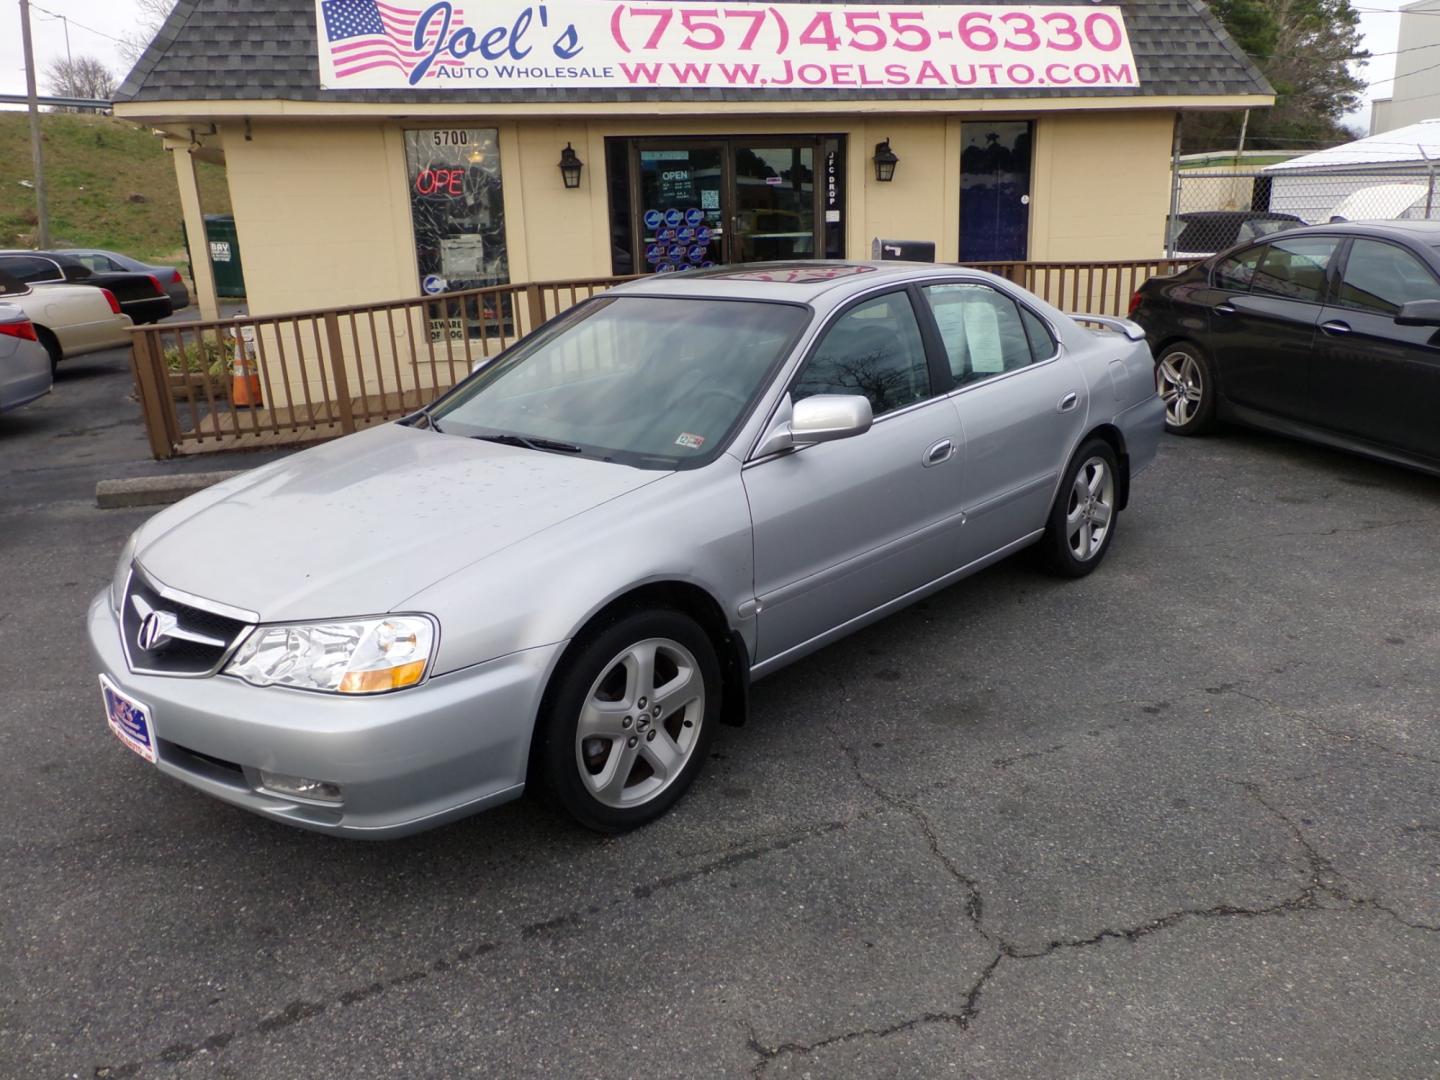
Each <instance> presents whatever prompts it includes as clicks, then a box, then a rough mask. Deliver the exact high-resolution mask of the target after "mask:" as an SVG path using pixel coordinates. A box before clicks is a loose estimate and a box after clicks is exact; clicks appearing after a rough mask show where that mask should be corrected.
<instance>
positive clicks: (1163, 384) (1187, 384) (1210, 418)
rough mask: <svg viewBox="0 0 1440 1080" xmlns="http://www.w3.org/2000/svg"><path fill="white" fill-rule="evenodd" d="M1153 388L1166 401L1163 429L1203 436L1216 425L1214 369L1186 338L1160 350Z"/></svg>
mask: <svg viewBox="0 0 1440 1080" xmlns="http://www.w3.org/2000/svg"><path fill="white" fill-rule="evenodd" d="M1155 389H1156V392H1158V393H1159V395H1160V399H1161V400H1162V401H1163V402H1165V430H1166V431H1168V432H1170V433H1171V434H1172V435H1203V434H1205V433H1206V432H1207V431H1210V430H1211V429H1212V428H1214V426H1215V371H1214V368H1213V367H1211V365H1210V359H1209V357H1207V356H1206V355H1205V354H1204V353H1203V352H1201V351H1200V349H1199V348H1197V347H1196V346H1194V345H1192V344H1190V342H1188V341H1178V342H1176V343H1175V344H1173V345H1169V346H1167V347H1166V348H1164V349H1162V350H1161V352H1160V357H1159V359H1157V360H1156V361H1155Z"/></svg>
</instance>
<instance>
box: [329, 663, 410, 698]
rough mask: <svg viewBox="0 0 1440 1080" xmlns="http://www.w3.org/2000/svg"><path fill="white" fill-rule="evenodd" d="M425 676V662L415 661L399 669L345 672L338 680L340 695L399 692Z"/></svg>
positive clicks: (402, 665)
mask: <svg viewBox="0 0 1440 1080" xmlns="http://www.w3.org/2000/svg"><path fill="white" fill-rule="evenodd" d="M424 674H425V661H424V660H416V661H413V662H412V663H409V664H401V665H400V666H399V667H393V668H381V669H380V670H378V671H347V672H346V673H345V677H344V678H343V679H341V680H340V693H342V694H376V693H379V692H380V691H381V690H399V689H401V688H402V687H405V686H414V685H415V684H416V683H417V682H419V681H420V678H421V676H423V675H424Z"/></svg>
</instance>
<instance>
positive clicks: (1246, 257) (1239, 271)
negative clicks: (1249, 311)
mask: <svg viewBox="0 0 1440 1080" xmlns="http://www.w3.org/2000/svg"><path fill="white" fill-rule="evenodd" d="M1263 254H1265V249H1264V248H1263V247H1253V248H1250V249H1249V250H1248V251H1242V252H1240V253H1239V254H1238V255H1231V256H1230V257H1229V258H1228V259H1221V260H1220V262H1219V263H1218V264H1216V266H1215V277H1214V279H1213V281H1214V285H1215V287H1216V288H1217V289H1231V290H1233V291H1235V292H1249V291H1250V283H1251V282H1252V281H1254V280H1255V267H1256V266H1258V265H1259V264H1260V256H1261V255H1263Z"/></svg>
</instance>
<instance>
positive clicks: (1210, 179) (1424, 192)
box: [1165, 166, 1440, 259]
mask: <svg viewBox="0 0 1440 1080" xmlns="http://www.w3.org/2000/svg"><path fill="white" fill-rule="evenodd" d="M1174 184H1175V189H1174V192H1173V202H1172V205H1173V206H1174V213H1173V214H1172V215H1171V218H1170V221H1169V222H1168V228H1167V229H1166V234H1165V254H1166V256H1167V257H1169V258H1176V259H1186V258H1195V257H1198V256H1203V255H1209V254H1212V253H1214V252H1217V251H1224V250H1225V249H1226V248H1228V247H1233V246H1234V245H1236V244H1243V243H1247V242H1249V241H1251V240H1255V239H1258V238H1259V237H1262V236H1268V235H1269V234H1271V233H1275V232H1281V231H1283V230H1285V229H1294V228H1299V227H1300V226H1302V225H1323V224H1326V223H1329V222H1332V221H1373V220H1377V219H1382V220H1397V219H1404V220H1425V219H1437V220H1440V185H1437V183H1436V177H1435V173H1434V171H1433V170H1426V169H1404V170H1397V169H1384V170H1381V169H1376V170H1371V171H1368V172H1353V171H1346V172H1323V173H1322V172H1318V171H1316V170H1314V169H1294V170H1291V171H1289V172H1287V171H1285V169H1284V168H1283V166H1280V167H1272V168H1269V169H1259V170H1256V169H1243V170H1242V169H1235V170H1214V169H1210V170H1205V171H1199V170H1189V169H1180V170H1178V171H1177V172H1176V173H1175V179H1174Z"/></svg>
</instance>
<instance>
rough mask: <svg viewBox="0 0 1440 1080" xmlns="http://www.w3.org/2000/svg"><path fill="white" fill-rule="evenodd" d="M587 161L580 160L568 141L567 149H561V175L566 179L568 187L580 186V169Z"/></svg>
mask: <svg viewBox="0 0 1440 1080" xmlns="http://www.w3.org/2000/svg"><path fill="white" fill-rule="evenodd" d="M584 167H585V163H584V162H583V161H581V160H580V158H579V156H578V155H577V154H576V153H575V151H574V149H573V148H572V147H571V146H570V144H569V143H568V142H567V143H566V144H565V149H564V150H561V151H560V177H561V179H563V180H564V181H565V186H566V187H567V188H578V187H579V186H580V170H581V169H583V168H584Z"/></svg>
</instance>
